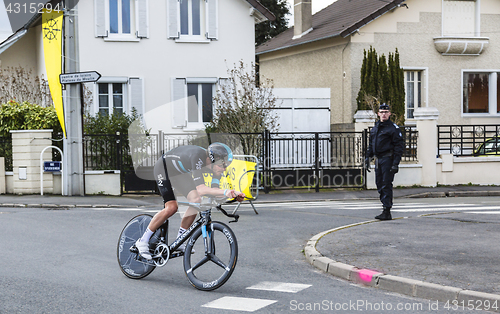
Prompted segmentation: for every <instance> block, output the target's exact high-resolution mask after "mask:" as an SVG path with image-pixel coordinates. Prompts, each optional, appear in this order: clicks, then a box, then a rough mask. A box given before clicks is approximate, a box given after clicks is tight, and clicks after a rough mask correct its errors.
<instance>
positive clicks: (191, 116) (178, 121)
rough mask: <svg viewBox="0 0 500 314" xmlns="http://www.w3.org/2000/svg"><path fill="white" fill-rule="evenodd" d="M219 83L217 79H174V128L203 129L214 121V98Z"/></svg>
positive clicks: (172, 94) (172, 104) (172, 93)
mask: <svg viewBox="0 0 500 314" xmlns="http://www.w3.org/2000/svg"><path fill="white" fill-rule="evenodd" d="M218 82H219V79H218V78H215V77H188V78H174V79H172V89H171V97H172V103H171V106H172V107H171V108H172V127H174V128H186V127H187V128H189V129H203V128H204V125H203V123H208V122H210V121H212V118H213V115H214V113H213V97H214V95H215V88H216V85H217V83H218Z"/></svg>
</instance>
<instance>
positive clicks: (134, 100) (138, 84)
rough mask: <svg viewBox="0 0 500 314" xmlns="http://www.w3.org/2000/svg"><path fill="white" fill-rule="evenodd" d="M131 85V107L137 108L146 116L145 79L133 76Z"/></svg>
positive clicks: (138, 111) (139, 112) (140, 113)
mask: <svg viewBox="0 0 500 314" xmlns="http://www.w3.org/2000/svg"><path fill="white" fill-rule="evenodd" d="M129 87H130V109H132V108H135V109H136V110H137V113H138V114H139V115H140V116H142V117H143V116H144V84H143V79H141V78H138V77H131V78H130V80H129Z"/></svg>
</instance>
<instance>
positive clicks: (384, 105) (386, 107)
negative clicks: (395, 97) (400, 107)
mask: <svg viewBox="0 0 500 314" xmlns="http://www.w3.org/2000/svg"><path fill="white" fill-rule="evenodd" d="M378 110H389V111H390V110H391V108H389V105H388V104H386V103H383V104H381V105H380V107H378Z"/></svg>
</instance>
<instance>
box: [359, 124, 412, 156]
mask: <svg viewBox="0 0 500 314" xmlns="http://www.w3.org/2000/svg"><path fill="white" fill-rule="evenodd" d="M371 129H372V128H369V130H371ZM400 129H401V131H402V132H401V133H402V135H403V139H404V143H405V147H404V151H403V155H402V156H401V161H417V160H418V158H417V156H418V155H417V141H418V131H417V129H416V128H415V127H410V126H405V127H401V128H400ZM369 135H370V134H369V133H368V136H369Z"/></svg>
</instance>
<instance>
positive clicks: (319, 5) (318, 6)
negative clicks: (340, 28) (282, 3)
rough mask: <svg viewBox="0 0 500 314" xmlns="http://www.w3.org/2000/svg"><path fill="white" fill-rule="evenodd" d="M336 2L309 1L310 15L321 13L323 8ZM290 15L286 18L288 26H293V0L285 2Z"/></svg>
mask: <svg viewBox="0 0 500 314" xmlns="http://www.w3.org/2000/svg"><path fill="white" fill-rule="evenodd" d="M335 1H337V0H311V2H312V14H314V13H316V12H318V11H321V10H322V9H323V8H325V7H327V6H329V5H330V4H332V3H334V2H335ZM287 2H288V7H289V9H290V13H292V15H290V16H288V26H293V2H294V0H287Z"/></svg>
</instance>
